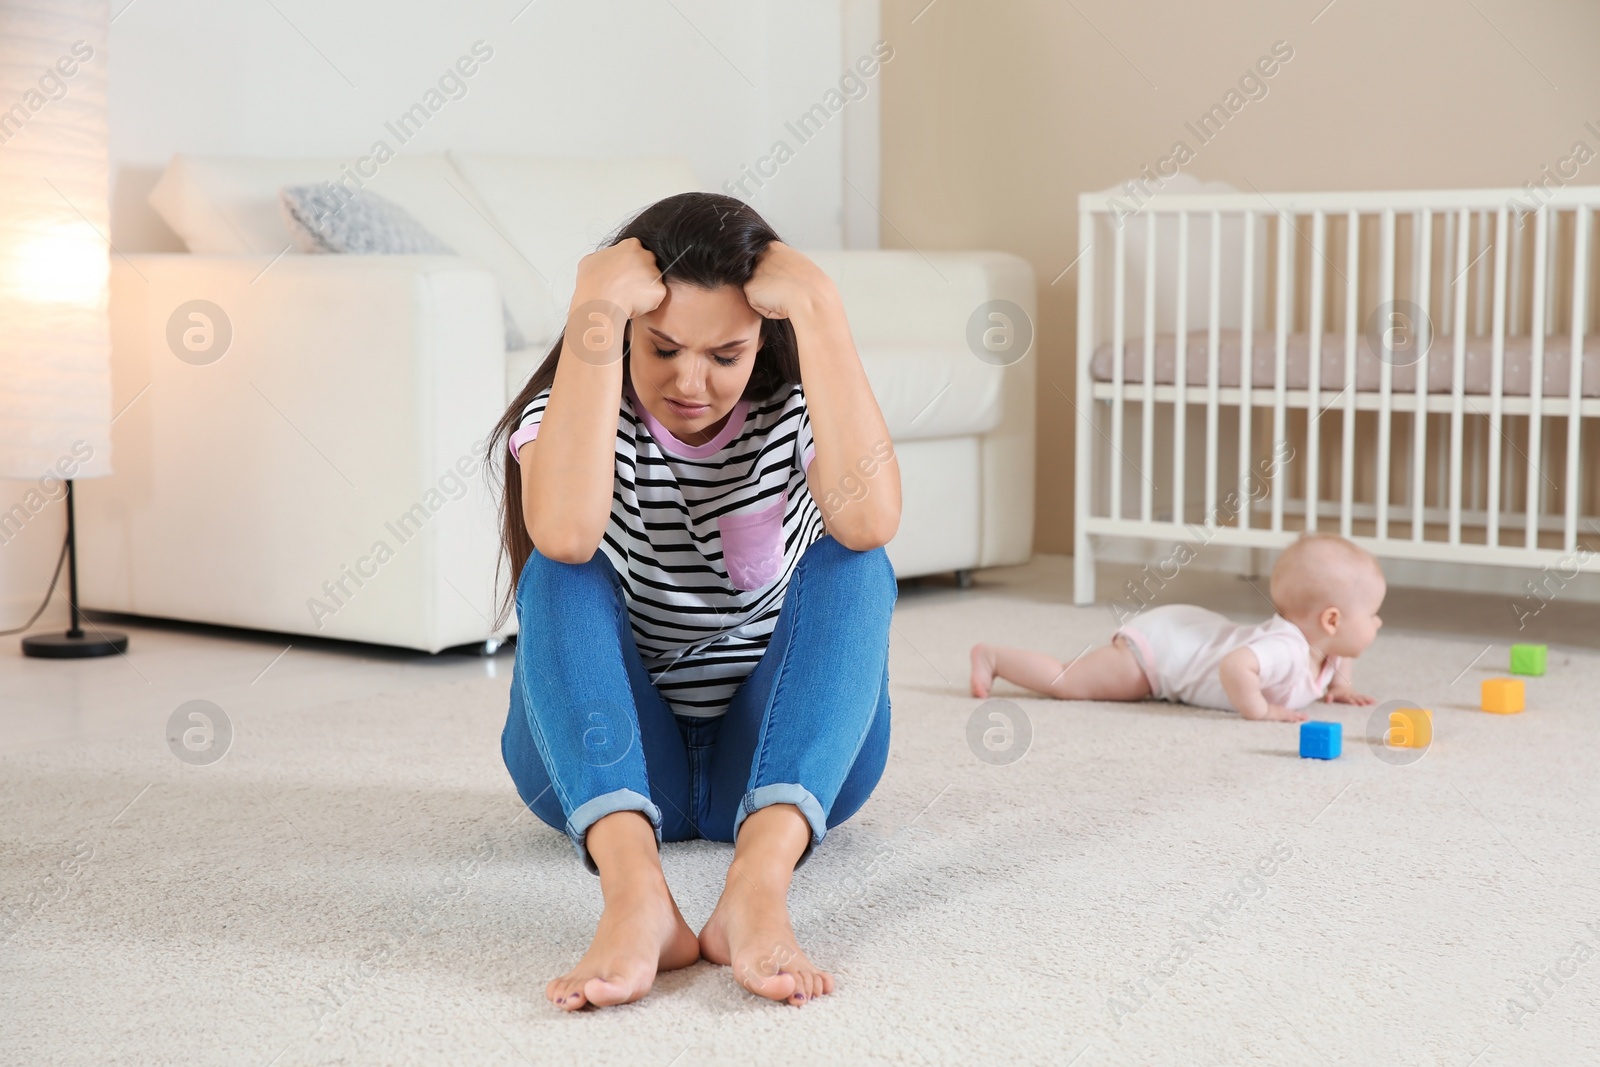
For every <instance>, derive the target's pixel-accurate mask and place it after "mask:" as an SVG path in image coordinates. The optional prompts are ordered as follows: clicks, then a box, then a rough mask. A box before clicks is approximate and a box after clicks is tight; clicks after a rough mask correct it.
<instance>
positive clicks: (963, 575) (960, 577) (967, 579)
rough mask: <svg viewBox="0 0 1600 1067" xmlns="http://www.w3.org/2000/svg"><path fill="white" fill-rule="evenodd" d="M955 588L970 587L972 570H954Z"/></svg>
mask: <svg viewBox="0 0 1600 1067" xmlns="http://www.w3.org/2000/svg"><path fill="white" fill-rule="evenodd" d="M956 588H957V589H971V588H972V572H971V571H970V570H961V571H956Z"/></svg>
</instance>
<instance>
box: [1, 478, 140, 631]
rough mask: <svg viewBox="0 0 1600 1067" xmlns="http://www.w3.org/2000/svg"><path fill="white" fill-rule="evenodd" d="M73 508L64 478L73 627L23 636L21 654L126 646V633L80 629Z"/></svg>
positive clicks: (97, 628)
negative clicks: (60, 632)
mask: <svg viewBox="0 0 1600 1067" xmlns="http://www.w3.org/2000/svg"><path fill="white" fill-rule="evenodd" d="M77 526H78V524H77V521H76V516H75V515H74V513H73V508H72V479H71V478H68V479H67V591H68V599H69V600H71V602H72V628H71V629H70V630H68V631H67V632H66V633H64V634H34V635H33V636H31V637H24V638H23V639H22V654H23V655H24V656H35V657H38V658H40V659H86V658H88V657H90V656H110V655H113V654H114V653H117V652H124V651H126V650H127V648H128V635H127V634H122V633H107V632H105V631H103V630H100V628H99V627H95V630H96V634H95V636H93V637H90V636H89V635H87V634H85V633H84V632H83V626H82V625H81V622H82V618H83V614H82V612H81V611H79V610H78V530H77Z"/></svg>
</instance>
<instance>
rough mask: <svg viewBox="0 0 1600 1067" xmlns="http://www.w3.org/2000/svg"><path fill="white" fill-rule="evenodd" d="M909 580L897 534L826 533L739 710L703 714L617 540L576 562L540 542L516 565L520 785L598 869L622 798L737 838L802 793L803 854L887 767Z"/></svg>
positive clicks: (662, 820)
mask: <svg viewBox="0 0 1600 1067" xmlns="http://www.w3.org/2000/svg"><path fill="white" fill-rule="evenodd" d="M897 595H898V593H897V589H896V586H895V578H894V569H893V567H892V566H890V564H889V557H888V555H887V554H886V553H885V552H884V550H883V549H881V548H876V549H873V550H871V551H869V552H855V551H852V550H850V549H848V548H845V547H844V546H843V545H841V544H839V542H838V541H835V540H834V539H833V538H832V537H831V536H824V537H822V538H821V539H819V540H817V541H815V542H813V543H812V544H811V545H810V546H809V547H808V548H807V549H806V550H805V552H804V554H803V555H802V556H801V557H800V562H799V563H798V564H797V565H796V566H795V571H794V574H793V575H791V576H790V579H789V586H788V588H787V589H786V590H785V592H784V599H783V607H782V609H781V610H780V611H779V614H778V621H777V627H776V629H775V630H774V631H773V633H772V637H771V639H770V641H769V643H768V646H767V649H766V651H765V652H764V653H763V655H762V657H761V660H760V662H759V663H757V664H756V667H755V669H754V670H753V671H752V672H751V673H750V675H749V677H747V678H746V679H745V680H744V682H743V683H742V684H741V685H740V686H739V688H738V690H737V691H736V692H735V693H734V695H733V700H732V702H731V703H730V704H729V706H728V710H727V712H726V714H724V715H721V716H719V717H716V718H696V717H690V716H682V715H674V714H673V712H672V710H671V707H670V706H669V705H668V704H667V702H666V701H665V700H664V699H663V698H662V696H661V694H660V692H659V691H657V689H656V687H655V684H654V683H653V682H651V680H650V676H649V674H648V673H647V672H646V670H645V667H644V663H643V661H642V660H641V659H640V657H639V650H638V647H637V646H636V645H635V644H634V640H633V630H632V627H631V625H630V623H629V620H628V608H627V604H626V602H625V600H624V595H623V588H622V582H621V579H619V578H618V577H617V573H616V571H615V570H614V569H613V568H612V566H611V562H610V560H608V559H607V558H606V556H605V553H603V552H596V553H595V554H594V556H593V557H592V558H591V559H590V560H589V561H588V562H587V563H577V564H572V563H560V562H557V561H555V560H551V559H549V558H548V557H545V556H543V555H540V554H539V552H538V550H537V549H535V550H534V553H533V555H532V556H530V557H529V558H528V563H527V566H526V567H524V568H523V571H522V574H521V575H520V577H519V578H518V581H517V620H518V625H519V628H520V630H519V634H518V637H517V658H516V665H515V667H514V668H513V671H512V678H511V709H510V714H508V715H507V717H506V728H505V732H504V733H503V734H502V735H501V739H500V750H501V753H502V755H503V756H504V757H505V761H506V769H507V770H509V771H510V772H511V778H512V780H513V781H514V782H515V783H516V786H517V792H518V793H519V794H521V796H522V799H523V801H524V802H525V803H526V804H527V805H528V807H529V808H530V809H532V811H533V813H534V814H535V815H537V816H538V817H539V818H540V819H542V820H544V821H545V822H546V823H548V824H549V825H551V826H553V827H555V828H556V829H558V830H563V831H565V832H566V834H567V836H568V837H570V838H571V839H572V843H573V845H574V846H575V847H576V848H577V850H578V856H579V858H580V859H582V861H583V863H584V865H585V866H586V867H588V869H589V870H590V871H595V870H596V868H595V865H594V860H593V859H592V858H591V857H590V856H589V853H588V850H587V849H586V848H585V847H584V836H585V834H587V833H588V831H589V827H591V826H593V825H594V824H595V822H597V821H598V820H599V819H601V818H603V817H604V816H606V815H610V814H611V813H613V812H617V811H637V812H640V813H642V814H643V815H644V816H645V817H646V818H647V819H649V820H650V824H651V826H653V827H654V828H655V833H656V840H657V842H661V841H687V840H691V839H693V838H697V837H699V838H706V839H707V840H711V841H726V842H731V841H733V840H734V839H735V838H736V837H737V836H738V833H739V827H740V825H741V824H742V823H743V822H744V820H745V817H746V816H748V815H749V814H750V813H751V812H753V811H756V810H758V809H760V808H763V807H766V806H767V805H769V804H793V805H794V806H795V807H797V808H799V809H800V811H801V813H802V814H803V815H804V816H805V818H806V821H807V822H809V823H810V824H811V841H810V842H809V844H807V846H806V849H805V853H804V855H802V856H801V862H804V861H805V859H806V858H807V857H809V856H810V855H811V851H812V849H814V848H815V847H816V845H817V843H818V842H820V841H821V840H822V837H823V835H824V834H825V833H826V832H827V831H828V830H829V829H830V828H831V827H834V826H837V825H838V824H839V823H841V822H844V820H846V819H848V818H849V817H850V816H852V815H854V814H855V813H856V811H857V810H858V809H859V808H860V807H861V805H862V804H864V803H865V802H866V799H867V797H868V796H869V795H870V794H871V793H872V790H873V787H874V786H876V785H877V784H878V779H879V777H880V776H881V775H882V774H883V767H884V763H885V762H886V761H887V759H888V756H889V616H890V614H891V612H892V611H893V610H894V603H895V599H896V597H897Z"/></svg>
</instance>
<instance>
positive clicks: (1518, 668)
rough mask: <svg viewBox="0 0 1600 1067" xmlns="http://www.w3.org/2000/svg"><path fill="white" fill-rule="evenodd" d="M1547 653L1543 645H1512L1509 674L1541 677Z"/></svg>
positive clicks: (1547, 650)
mask: <svg viewBox="0 0 1600 1067" xmlns="http://www.w3.org/2000/svg"><path fill="white" fill-rule="evenodd" d="M1548 652H1549V649H1548V648H1546V647H1545V646H1544V645H1512V646H1511V673H1512V674H1531V675H1535V676H1538V675H1542V674H1543V673H1544V665H1545V656H1546V654H1547V653H1548Z"/></svg>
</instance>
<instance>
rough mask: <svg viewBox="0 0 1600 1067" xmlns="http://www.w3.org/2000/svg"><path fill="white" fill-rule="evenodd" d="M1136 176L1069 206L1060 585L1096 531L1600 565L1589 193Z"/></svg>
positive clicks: (1520, 563)
mask: <svg viewBox="0 0 1600 1067" xmlns="http://www.w3.org/2000/svg"><path fill="white" fill-rule="evenodd" d="M1144 191H1145V192H1148V191H1149V190H1148V187H1146V189H1145V190H1144ZM1139 194H1140V190H1138V189H1127V190H1125V191H1124V192H1123V193H1120V194H1117V195H1114V196H1108V195H1107V194H1105V193H1098V194H1085V195H1084V196H1083V197H1082V198H1081V199H1080V202H1079V231H1080V251H1081V255H1080V258H1079V260H1078V264H1079V268H1078V269H1079V282H1078V338H1077V342H1078V343H1077V348H1078V352H1077V390H1078V391H1077V396H1078V398H1079V399H1078V401H1077V406H1078V423H1077V431H1076V443H1077V460H1076V473H1077V482H1076V487H1075V512H1076V519H1077V525H1076V543H1075V556H1076V569H1075V584H1076V592H1075V599H1076V600H1077V601H1078V602H1079V603H1090V602H1092V601H1093V599H1094V547H1095V539H1096V538H1104V537H1129V538H1144V539H1153V540H1158V541H1167V542H1172V541H1178V542H1189V543H1195V542H1201V543H1215V544H1222V545H1228V544H1231V545H1241V546H1248V547H1254V548H1273V547H1281V546H1283V545H1286V544H1288V543H1289V542H1290V541H1292V540H1293V539H1294V538H1295V537H1296V536H1298V534H1299V532H1300V531H1302V530H1317V529H1331V530H1336V531H1337V532H1339V533H1341V534H1343V535H1344V536H1346V537H1350V538H1352V539H1353V540H1355V541H1357V542H1358V543H1360V544H1363V545H1365V546H1366V547H1367V548H1368V549H1370V550H1371V551H1372V552H1374V553H1375V554H1377V555H1379V556H1387V557H1392V558H1403V559H1418V560H1433V561H1441V562H1451V561H1454V562H1460V563H1474V564H1493V565H1502V566H1515V567H1530V568H1561V570H1562V571H1563V572H1564V573H1565V572H1569V571H1572V572H1575V571H1600V436H1597V435H1596V434H1595V433H1594V430H1595V428H1596V427H1595V422H1594V420H1595V419H1597V418H1600V387H1597V386H1600V338H1596V337H1595V333H1596V328H1595V327H1596V324H1595V321H1594V319H1595V317H1596V315H1595V308H1596V305H1597V304H1600V299H1597V295H1600V294H1597V293H1596V292H1595V289H1596V286H1597V279H1596V273H1597V272H1596V271H1595V269H1594V265H1593V262H1592V261H1593V257H1594V245H1595V243H1596V235H1595V233H1594V230H1595V226H1596V212H1595V209H1596V207H1600V187H1597V186H1585V187H1578V186H1568V187H1564V188H1549V187H1545V188H1530V189H1458V190H1412V191H1393V192H1347V193H1283V194H1259V193H1237V194H1222V195H1217V194H1184V195H1157V196H1153V197H1151V196H1147V195H1146V196H1141V195H1139ZM1224 337H1227V338H1228V344H1226V345H1225V344H1224V343H1223V339H1224ZM1508 341H1510V342H1511V343H1510V346H1509V351H1510V352H1511V356H1510V357H1508ZM1195 344H1201V345H1203V346H1204V352H1203V353H1202V352H1199V351H1197V350H1194V345H1195ZM1330 344H1331V345H1333V346H1335V347H1334V348H1333V349H1331V350H1329V349H1328V348H1327V346H1328V345H1330ZM1469 349H1470V350H1471V352H1472V356H1471V358H1470V359H1469ZM1225 351H1226V352H1227V353H1228V354H1229V355H1228V361H1227V365H1226V366H1224V359H1223V355H1224V352H1225ZM1158 352H1161V353H1169V356H1168V357H1167V358H1165V359H1164V360H1158ZM1097 354H1098V355H1099V357H1100V359H1099V361H1098V362H1097V361H1096V356H1097ZM1508 359H1509V361H1508ZM1191 361H1193V362H1191ZM1562 363H1564V364H1565V366H1564V369H1563V368H1562V367H1561V364H1562ZM1341 364H1342V374H1340V373H1339V372H1340V366H1341ZM1440 364H1442V367H1441V366H1440ZM1097 366H1098V367H1100V368H1101V370H1102V371H1104V372H1105V373H1100V374H1098V375H1097V374H1096V372H1095V368H1096V367H1097ZM1374 369H1375V373H1374ZM1547 372H1550V373H1551V374H1555V375H1556V377H1554V378H1553V379H1552V380H1551V381H1547V380H1546V379H1547V377H1548V376H1549V375H1548V374H1547ZM1329 374H1339V378H1338V379H1337V380H1325V378H1326V377H1328V375H1329ZM1291 377H1294V378H1296V380H1295V381H1293V382H1291ZM1225 379H1226V380H1225ZM1441 380H1443V381H1447V383H1448V385H1447V386H1441V384H1440V383H1441ZM1397 382H1402V383H1404V384H1397ZM1508 390H1509V391H1508Z"/></svg>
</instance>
